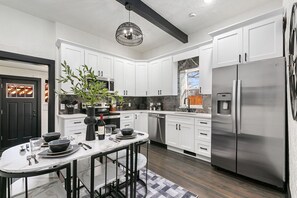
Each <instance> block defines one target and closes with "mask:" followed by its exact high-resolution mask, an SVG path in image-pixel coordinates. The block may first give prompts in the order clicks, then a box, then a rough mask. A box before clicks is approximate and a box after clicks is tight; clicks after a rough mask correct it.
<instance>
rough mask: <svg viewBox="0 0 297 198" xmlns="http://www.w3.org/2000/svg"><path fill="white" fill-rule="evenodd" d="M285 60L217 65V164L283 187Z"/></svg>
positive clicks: (214, 151) (214, 126) (214, 133)
mask: <svg viewBox="0 0 297 198" xmlns="http://www.w3.org/2000/svg"><path fill="white" fill-rule="evenodd" d="M285 69H286V67H285V59H284V58H274V59H269V60H263V61H256V62H250V63H245V64H239V65H232V66H227V67H221V68H214V69H213V72H212V75H213V77H212V79H213V84H212V86H213V87H212V150H211V163H212V165H214V166H217V167H221V168H223V169H226V170H229V171H232V172H235V173H238V174H240V175H243V176H247V177H249V178H253V179H256V180H259V181H262V182H265V183H268V184H272V185H274V186H277V187H279V188H283V187H284V182H285V156H286V154H285V147H286V139H285V137H286V79H285V77H286V75H285V71H286V70H285Z"/></svg>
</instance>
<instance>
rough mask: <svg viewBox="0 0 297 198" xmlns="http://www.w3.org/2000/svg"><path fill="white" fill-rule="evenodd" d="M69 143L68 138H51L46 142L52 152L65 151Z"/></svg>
mask: <svg viewBox="0 0 297 198" xmlns="http://www.w3.org/2000/svg"><path fill="white" fill-rule="evenodd" d="M69 144H70V140H53V141H50V142H49V143H48V145H49V148H50V150H51V151H52V152H62V151H65V150H66V149H67V148H68V146H69Z"/></svg>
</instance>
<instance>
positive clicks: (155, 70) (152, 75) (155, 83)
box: [148, 56, 177, 96]
mask: <svg viewBox="0 0 297 198" xmlns="http://www.w3.org/2000/svg"><path fill="white" fill-rule="evenodd" d="M148 90H149V91H148V95H149V96H165V95H177V63H174V62H173V61H172V57H171V56H170V57H166V58H162V59H159V60H155V61H153V62H150V63H149V65H148Z"/></svg>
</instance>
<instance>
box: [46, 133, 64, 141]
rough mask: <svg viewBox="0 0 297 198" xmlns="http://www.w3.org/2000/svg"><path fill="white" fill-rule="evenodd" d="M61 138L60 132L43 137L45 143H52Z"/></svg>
mask: <svg viewBox="0 0 297 198" xmlns="http://www.w3.org/2000/svg"><path fill="white" fill-rule="evenodd" d="M60 136H61V133H59V132H51V133H47V134H44V135H43V136H42V137H43V139H44V141H45V142H50V141H53V140H57V139H59V138H60Z"/></svg>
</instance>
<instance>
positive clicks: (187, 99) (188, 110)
mask: <svg viewBox="0 0 297 198" xmlns="http://www.w3.org/2000/svg"><path fill="white" fill-rule="evenodd" d="M186 101H188V107H187V112H191V106H190V105H191V104H190V98H189V97H186V98H185V99H184V104H186Z"/></svg>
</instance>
